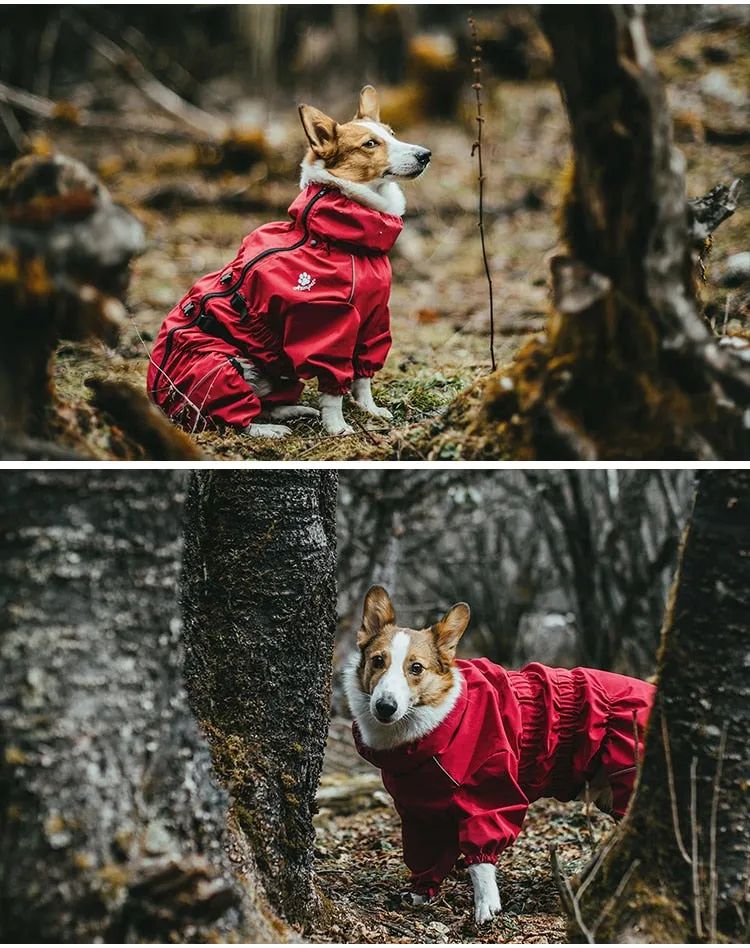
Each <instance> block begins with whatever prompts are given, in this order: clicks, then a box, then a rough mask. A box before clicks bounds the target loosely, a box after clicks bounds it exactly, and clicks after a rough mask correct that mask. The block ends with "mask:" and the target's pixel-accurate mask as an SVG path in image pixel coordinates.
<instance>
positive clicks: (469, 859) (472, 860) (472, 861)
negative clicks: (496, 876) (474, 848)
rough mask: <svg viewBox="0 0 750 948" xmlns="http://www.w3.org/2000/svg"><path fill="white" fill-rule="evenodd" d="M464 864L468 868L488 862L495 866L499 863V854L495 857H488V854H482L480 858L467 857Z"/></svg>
mask: <svg viewBox="0 0 750 948" xmlns="http://www.w3.org/2000/svg"><path fill="white" fill-rule="evenodd" d="M464 862H465V863H466V865H467V866H476V865H478V863H480V862H488V863H490V864H491V865H493V866H494V865H495V864H496V863H497V853H495V855H494V856H488V855H487V854H486V853H480V854H479V855H478V856H465V857H464Z"/></svg>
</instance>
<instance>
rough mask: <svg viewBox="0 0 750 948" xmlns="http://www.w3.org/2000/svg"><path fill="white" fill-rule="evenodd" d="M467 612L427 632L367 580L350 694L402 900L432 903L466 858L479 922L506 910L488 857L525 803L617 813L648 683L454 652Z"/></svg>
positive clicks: (508, 840) (348, 680) (629, 781)
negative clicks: (407, 624) (397, 819)
mask: <svg viewBox="0 0 750 948" xmlns="http://www.w3.org/2000/svg"><path fill="white" fill-rule="evenodd" d="M469 618H470V609H469V606H468V605H467V604H466V603H463V602H460V603H458V604H456V605H455V606H453V607H452V608H451V609H450V610H449V611H448V612H447V613H446V614H445V615H444V616H443V618H442V619H441V620H440V621H439V622H437V623H435V624H434V625H432V626H429V627H428V628H423V629H409V628H404V627H401V626H399V625H398V624H397V623H396V616H395V612H394V609H393V605H392V603H391V600H390V597H389V595H388V593H387V592H386V590H385V589H383V588H382V587H380V586H374V587H373V588H372V589H370V591H369V592H368V593H367V596H366V597H365V603H364V611H363V618H362V627H361V629H360V631H359V634H358V638H357V644H358V649H357V651H356V652H355V653H354V655H353V656H352V659H351V661H350V662H349V663H348V664H347V666H346V668H345V671H344V688H345V693H346V696H347V700H348V702H349V707H350V710H351V713H352V716H353V718H354V723H353V731H354V739H355V743H356V745H357V749H358V751H359V753H360V755H361V756H362V757H364V758H365V759H366V760H368V761H370V763H372V764H374V765H375V766H377V767H379V768H380V770H381V773H382V776H383V782H384V784H385V787H386V789H387V790H388V792H389V793H390V794H391V796H392V797H393V799H394V802H395V805H396V809H397V811H398V813H399V815H400V816H401V823H402V836H403V850H404V858H405V861H406V864H407V866H408V867H409V869H410V870H411V879H410V883H411V890H410V892H409V893H408V899H409V901H410V902H411V904H413V905H421V904H424V903H425V902H427V901H428V900H429V899H430V898H431V897H432V896H434V895H435V893H436V892H437V890H438V888H439V886H440V884H441V883H442V881H443V879H444V878H445V877H446V876H447V875H448V873H449V872H450V871H451V869H452V867H453V866H454V864H455V863H456V861H457V859H458V858H459V857H460V856H463V858H464V861H465V864H466V865H467V866H468V869H469V876H470V878H471V881H472V884H473V888H474V908H475V919H476V922H477V923H478V924H481V923H484V922H488V921H490V920H491V919H492V918H493V917H494V916H495V915H497V914H498V913H499V912H500V911H501V908H502V905H501V901H500V893H499V890H498V885H497V878H496V872H495V862H496V860H497V858H498V856H499V855H500V853H501V852H502V851H503V850H504V849H505V848H507V847H508V846H510V845H511V844H512V843H513V842H514V840H515V839H516V837H517V836H518V834H519V833H520V831H521V827H522V824H523V821H524V817H525V814H526V810H527V808H528V805H529V803H530V802H531V801H533V800H536V799H538V798H539V797H543V796H548V797H555V798H557V799H560V800H572V799H576V798H580V797H581V796H583V795H586V797H587V798H588V799H591V800H592V801H593V802H595V803H596V804H597V805H598V806H600V808H602V809H605V810H607V811H608V812H610V813H611V814H612V815H613V816H614V817H615V818H619V817H621V816H622V815H624V812H625V809H626V808H627V805H628V801H629V799H630V796H631V794H632V790H633V785H634V781H635V777H636V764H635V762H636V760H638V759H642V754H643V732H644V730H645V727H646V724H647V721H648V715H649V711H650V708H651V705H652V702H653V696H654V691H655V689H654V687H653V685H650V684H648V683H647V682H643V681H640V680H639V679H635V678H629V677H627V676H624V675H616V674H613V673H609V672H602V671H599V670H595V669H586V668H574V669H570V670H569V669H561V668H549V667H547V666H544V665H541V664H538V663H532V664H530V665H527V666H526V667H525V668H523V669H522V670H521V671H518V672H515V671H508V670H506V669H504V668H502V667H501V666H500V665H497V664H495V663H493V662H490V661H489V660H488V659H484V658H482V659H474V660H469V661H467V660H462V659H457V658H456V647H457V645H458V643H459V641H460V639H461V636H462V635H463V633H464V631H465V630H466V627H467V626H468V624H469ZM634 722H635V725H636V727H635V728H634ZM636 740H637V741H638V747H637V749H636ZM639 755H640V757H639Z"/></svg>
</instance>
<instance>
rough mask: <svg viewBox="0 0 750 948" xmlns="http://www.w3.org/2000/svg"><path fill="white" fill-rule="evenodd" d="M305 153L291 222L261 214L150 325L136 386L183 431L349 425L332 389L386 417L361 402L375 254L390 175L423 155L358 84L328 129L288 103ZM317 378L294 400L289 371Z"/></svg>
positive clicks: (396, 211) (273, 432) (392, 188)
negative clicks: (141, 380) (352, 104)
mask: <svg viewBox="0 0 750 948" xmlns="http://www.w3.org/2000/svg"><path fill="white" fill-rule="evenodd" d="M300 118H301V120H302V127H303V129H304V131H305V135H306V136H307V140H308V142H309V144H310V149H309V152H308V154H307V155H306V157H305V159H304V161H303V163H302V176H301V180H300V186H301V189H302V193H301V194H300V196H299V197H298V198H297V199H296V200H295V201H294V203H293V204H292V205H291V207H290V208H289V214H290V217H291V218H292V221H291V223H280V222H276V223H271V224H265V225H264V226H263V227H260V228H258V229H257V230H256V231H254V232H253V233H251V234H249V235H248V236H247V237H246V238H245V240H244V241H243V243H242V245H241V247H240V249H239V252H238V254H237V256H236V257H235V259H234V260H232V261H231V262H230V263H228V264H227V265H226V266H225V267H224V268H222V269H221V270H219V271H218V272H216V273H211V274H209V275H207V276H205V277H203V278H202V279H200V280H199V281H198V282H197V283H196V284H195V286H193V288H192V289H191V290H190V291H189V293H188V294H187V295H186V296H185V297H183V299H182V300H181V301H180V303H179V304H178V305H177V306H176V307H175V308H174V309H173V310H172V312H171V313H170V314H169V315H168V316H167V318H166V320H165V321H164V323H163V325H162V327H161V330H160V331H159V335H158V338H157V340H156V342H155V344H154V348H153V352H152V355H151V364H150V366H149V372H148V390H149V393H150V395H151V397H152V398H153V400H154V401H155V402H156V403H157V404H158V405H159V406H160V407H161V408H162V410H163V411H164V412H166V414H168V415H169V416H170V417H171V418H172V420H173V421H175V422H176V423H177V424H179V425H181V426H182V427H184V428H187V429H188V430H191V431H196V430H202V429H203V428H205V427H206V426H207V424H209V423H214V424H216V423H218V424H219V425H230V426H233V427H235V428H238V429H242V430H244V431H246V432H248V433H249V434H250V435H258V436H265V437H272V438H279V437H284V436H285V435H287V434H289V433H290V430H289V428H287V427H286V426H285V425H283V424H265V425H259V424H256V423H255V419H256V418H257V416H258V415H259V414H260V412H261V411H262V412H264V413H265V414H266V415H267V416H269V417H270V418H271V420H272V421H280V422H283V421H287V420H289V419H292V418H299V417H318V416H319V415H320V417H321V420H322V422H323V426H324V428H325V430H326V432H327V433H328V434H331V435H344V434H352V433H353V429H352V428H351V427H350V426H349V425H348V424H347V423H346V421H345V420H344V415H343V411H342V397H343V395H344V394H346V393H347V392H348V391H349V389H350V388H351V391H352V397H353V399H354V401H355V402H356V403H357V404H358V405H359V406H360V407H361V408H363V409H364V410H365V411H366V412H368V413H369V414H370V415H374V416H375V417H379V418H386V419H390V418H391V417H392V416H391V414H390V412H389V411H388V410H387V409H386V408H382V407H379V406H378V405H376V404H375V401H374V400H373V396H372V391H371V379H372V376H373V375H374V374H375V373H376V372H377V371H379V370H380V369H381V368H382V367H383V364H384V362H385V358H386V356H387V354H388V351H389V349H390V345H391V333H390V316H389V312H388V300H389V296H390V287H391V267H390V263H389V261H388V258H387V256H386V254H387V253H388V251H389V250H390V249H391V248H392V247H393V244H394V243H395V241H396V238H397V237H398V235H399V234H400V233H401V228H402V226H403V222H402V216H403V214H404V210H405V202H404V195H403V192H402V191H401V188H400V187H399V185H398V184H397V179H402V178H403V179H405V178H417V177H419V175H420V174H422V172H423V171H424V170H425V168H426V167H427V165H428V163H429V161H430V152H429V151H428V150H427V149H426V148H422V147H421V146H419V145H409V144H406V143H404V142H401V141H399V140H398V139H397V138H396V137H395V136H394V134H393V132H392V130H391V129H390V128H389V127H388V126H387V125H384V124H383V123H381V121H380V108H379V105H378V97H377V93H376V91H375V89H373V88H372V86H365V88H364V89H363V90H362V92H361V94H360V97H359V108H358V110H357V115H356V117H355V119H354V120H353V121H351V122H347V123H346V124H343V125H338V124H337V123H336V122H335V121H334V120H333V119H332V118H329V117H328V116H327V115H325V114H324V113H323V112H320V111H318V110H317V109H314V108H311V107H310V106H307V105H303V106H301V107H300ZM312 378H316V379H317V380H318V388H319V391H320V393H321V395H320V412H318V411H317V409H314V408H308V407H304V406H300V405H297V401H298V399H299V396H300V394H301V392H302V389H303V384H302V382H301V380H302V379H312Z"/></svg>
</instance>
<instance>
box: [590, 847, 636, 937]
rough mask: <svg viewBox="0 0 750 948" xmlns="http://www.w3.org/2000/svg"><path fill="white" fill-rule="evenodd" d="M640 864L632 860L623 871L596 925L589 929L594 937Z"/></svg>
mask: <svg viewBox="0 0 750 948" xmlns="http://www.w3.org/2000/svg"><path fill="white" fill-rule="evenodd" d="M640 864H641V860H640V859H634V860H633V861H632V862H631V863H630V866H629V867H628V868H627V870H626V871H625V875H624V876H623V877H622V879H620V883H619V885H618V886H617V888H616V889H615V891H614V892H613V893H612V895H611V896H610V897H609V898H608V899H607V901H606V902H605V903H604V907H603V908H602V910H601V912H600V913H599V918H597V920H596V924H595V925H594V927H593V928H592V929H591V931H592V933H593V934H594V935H596V933H597V931H599V926H600V925H601V924H602V922H603V921H604V919H605V918H606V917H607V916H608V915H609V913H610V912H611V911H612V909H613V908H614V907H615V906H616V905H617V903H618V902H619V901H620V899H621V898H622V894H623V892H624V891H625V888H626V886H627V884H628V882H630V877H631V876H632V875H633V873H634V872H635V870H636V869H637V868H638V866H640Z"/></svg>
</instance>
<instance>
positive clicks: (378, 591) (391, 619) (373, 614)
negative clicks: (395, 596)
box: [357, 586, 396, 648]
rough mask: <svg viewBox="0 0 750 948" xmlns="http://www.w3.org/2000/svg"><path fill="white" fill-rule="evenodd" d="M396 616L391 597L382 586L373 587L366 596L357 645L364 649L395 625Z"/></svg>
mask: <svg viewBox="0 0 750 948" xmlns="http://www.w3.org/2000/svg"><path fill="white" fill-rule="evenodd" d="M395 621H396V614H395V612H394V611H393V603H392V602H391V597H390V596H389V595H388V593H387V592H386V591H385V589H383V587H382V586H372V587H371V588H370V590H369V591H368V593H367V595H366V596H365V607H364V611H363V614H362V628H361V629H360V630H359V635H358V636H357V645H359V647H360V648H364V647H365V646H366V645H367V643H368V642H369V641H370V640H371V639H373V638H374V637H375V636H376V635H377V634H378V632H380V630H381V629H382V628H383V627H384V626H386V625H393V624H394V623H395Z"/></svg>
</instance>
